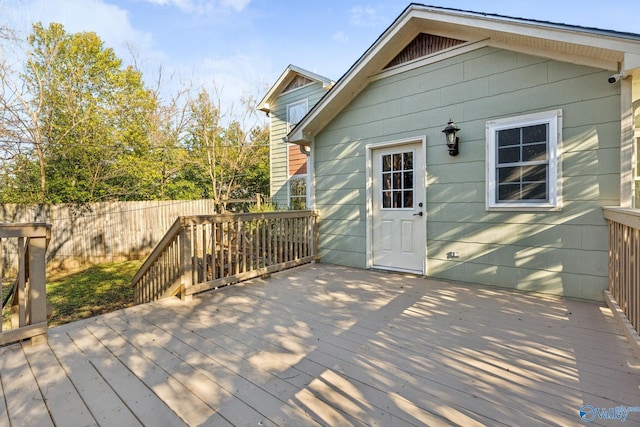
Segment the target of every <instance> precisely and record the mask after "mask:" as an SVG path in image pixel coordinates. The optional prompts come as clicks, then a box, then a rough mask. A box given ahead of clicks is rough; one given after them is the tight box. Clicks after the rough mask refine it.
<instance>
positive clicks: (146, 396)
mask: <svg viewBox="0 0 640 427" xmlns="http://www.w3.org/2000/svg"><path fill="white" fill-rule="evenodd" d="M0 385H1V387H2V390H1V392H2V393H3V394H4V400H1V401H0V425H16V424H29V425H36V424H37V425H47V424H49V425H53V424H54V423H55V425H65V426H72V425H119V426H129V425H149V426H151V425H163V426H165V425H185V424H186V425H215V426H218V425H250V426H259V425H280V426H282V425H295V426H302V425H331V426H338V425H345V426H348V425H379V426H391V425H394V426H396V425H464V426H472V425H510V426H512V425H519V426H525V425H553V424H556V425H579V424H581V420H580V416H579V410H580V408H581V407H582V406H583V405H590V406H592V407H594V408H614V407H620V406H623V407H625V408H626V407H637V406H640V392H639V389H638V386H639V385H640V364H639V363H638V360H637V359H635V358H634V356H633V355H632V353H631V351H630V349H629V347H628V344H627V342H626V341H625V339H624V337H623V336H622V335H621V334H619V333H618V331H617V330H616V323H615V321H614V320H613V317H612V315H611V312H610V310H609V309H608V308H606V307H605V306H604V305H600V304H593V303H586V302H578V301H573V300H566V299H562V298H552V297H543V296H535V295H531V294H523V293H518V292H512V291H508V290H502V289H493V288H486V287H474V286H467V285H459V284H453V283H448V282H442V281H434V280H429V279H424V278H418V277H413V276H408V275H401V274H385V273H380V272H372V271H364V270H356V269H349V268H344V267H337V266H332V265H325V264H314V265H309V266H304V267H300V268H296V269H293V270H288V271H285V272H282V273H278V274H274V275H273V277H272V278H270V279H268V280H261V279H254V280H251V281H248V282H244V283H243V284H240V285H235V286H232V287H227V288H224V289H221V290H219V291H215V292H210V293H206V294H201V295H199V296H198V297H196V298H194V299H193V300H192V301H191V302H189V303H185V302H182V301H180V300H178V299H170V300H162V301H158V302H155V303H149V304H144V305H140V306H136V307H132V308H129V309H126V310H122V311H119V312H116V313H111V314H108V315H104V316H99V317H96V318H92V319H87V320H83V321H79V322H75V323H71V324H67V325H63V326H60V327H56V328H51V329H50V330H49V339H48V345H41V346H26V345H24V346H21V345H12V346H9V347H5V348H2V349H0ZM594 415H595V414H594ZM632 420H633V421H632ZM633 422H640V413H635V412H632V413H629V414H628V417H627V421H626V423H627V424H631V423H633ZM591 424H595V425H598V424H606V422H604V421H602V420H600V419H599V418H598V417H597V416H596V417H595V419H593V422H592V423H591Z"/></svg>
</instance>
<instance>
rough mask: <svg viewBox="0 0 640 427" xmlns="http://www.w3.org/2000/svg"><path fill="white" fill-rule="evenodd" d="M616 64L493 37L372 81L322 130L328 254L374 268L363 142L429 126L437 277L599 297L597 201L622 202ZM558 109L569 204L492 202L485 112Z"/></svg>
mask: <svg viewBox="0 0 640 427" xmlns="http://www.w3.org/2000/svg"><path fill="white" fill-rule="evenodd" d="M609 74H610V72H608V71H606V70H599V69H595V68H590V67H585V66H580V65H573V64H568V63H563V62H557V61H553V60H548V59H545V58H539V57H535V56H530V55H524V54H520V53H516V52H511V51H507V50H501V49H496V48H491V47H485V48H482V49H478V50H476V51H473V52H468V53H465V54H462V55H460V56H457V57H453V58H448V59H446V60H443V61H441V62H437V63H434V64H430V65H427V66H423V67H419V68H415V69H412V70H409V71H406V72H403V73H399V74H395V75H392V76H389V77H386V78H382V79H379V80H375V81H373V82H372V83H370V84H369V85H368V87H367V88H365V89H364V90H363V92H361V93H360V94H359V95H358V96H357V97H356V98H355V99H354V100H353V101H352V102H351V103H350V104H349V105H348V106H347V107H346V108H345V109H344V110H343V111H342V112H341V113H340V114H339V115H338V116H336V118H335V119H334V120H333V121H332V122H331V123H330V124H329V125H328V126H326V127H325V128H324V129H323V131H322V132H321V133H320V134H319V135H317V136H316V138H315V141H314V156H315V157H314V158H315V164H314V166H315V172H316V173H315V185H316V194H315V196H316V208H317V209H318V210H319V212H320V217H321V224H322V223H323V222H325V221H327V222H326V223H325V225H321V233H320V250H321V256H322V260H323V261H326V262H335V263H338V264H344V265H349V266H354V267H360V268H364V267H366V243H365V241H364V240H365V237H364V236H366V226H367V224H366V212H365V206H366V204H365V203H364V202H363V198H365V200H366V196H367V195H366V194H365V175H366V164H365V159H366V145H367V144H370V143H378V142H387V141H394V140H400V139H405V138H413V137H420V136H426V144H427V145H426V155H425V156H426V169H427V175H426V184H427V185H426V187H427V188H426V190H425V201H426V208H427V209H426V220H427V242H426V245H427V269H428V275H429V276H431V277H434V278H442V279H450V280H455V281H464V282H472V283H480V284H484V285H494V286H503V287H509V288H516V289H523V290H529V291H539V292H547V293H553V294H561V295H566V296H570V297H577V298H586V299H593V300H600V299H601V298H602V297H601V293H602V290H603V289H605V288H606V286H607V238H606V236H607V231H606V230H607V225H606V222H605V220H604V219H603V215H602V210H601V207H602V206H605V205H618V203H619V182H620V173H619V171H620V164H619V163H620V159H619V141H620V92H619V90H620V89H619V86H618V85H611V84H609V83H608V82H607V77H608V76H609ZM556 109H561V110H562V123H563V127H562V134H563V142H562V155H561V156H562V165H561V170H562V186H563V188H562V198H563V208H562V210H561V211H542V212H527V211H507V212H495V211H487V210H486V207H485V206H486V205H485V197H486V190H485V174H486V163H485V156H486V154H485V153H486V151H485V150H486V148H485V144H486V141H485V128H486V122H487V121H489V120H495V119H501V118H507V117H513V116H518V115H523V114H528V113H534V112H543V111H551V110H556ZM449 119H453V120H454V121H455V122H456V124H457V125H458V126H459V127H460V128H461V131H460V132H459V134H458V136H459V137H460V154H459V155H458V156H456V157H451V156H449V155H448V152H447V149H446V146H445V143H444V137H443V135H442V132H441V130H442V129H443V128H444V127H445V126H446V124H447V122H448V120H449ZM450 251H455V252H460V254H461V257H460V258H458V259H448V257H447V253H448V252H450Z"/></svg>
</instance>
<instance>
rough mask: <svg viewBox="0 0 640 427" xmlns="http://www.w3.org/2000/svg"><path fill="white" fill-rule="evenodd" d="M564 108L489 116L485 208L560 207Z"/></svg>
mask: <svg viewBox="0 0 640 427" xmlns="http://www.w3.org/2000/svg"><path fill="white" fill-rule="evenodd" d="M561 121H562V110H555V111H548V112H543V113H534V114H527V115H523V116H517V117H510V118H506V119H499V120H492V121H489V122H487V157H486V161H487V209H489V210H492V209H495V210H539V209H544V210H557V209H560V208H562V194H561V173H562V167H561V158H560V152H561V146H562V123H561Z"/></svg>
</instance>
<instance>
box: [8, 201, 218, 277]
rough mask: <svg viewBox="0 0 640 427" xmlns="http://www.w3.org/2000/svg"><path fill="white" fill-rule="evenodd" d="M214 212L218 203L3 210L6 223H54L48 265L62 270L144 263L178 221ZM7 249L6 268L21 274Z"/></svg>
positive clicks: (10, 248)
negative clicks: (124, 261)
mask: <svg viewBox="0 0 640 427" xmlns="http://www.w3.org/2000/svg"><path fill="white" fill-rule="evenodd" d="M212 212H215V210H214V203H213V201H212V200H179V201H146V202H105V203H92V204H87V205H82V206H77V205H27V206H25V205H0V222H1V223H31V222H38V223H48V224H51V226H52V229H51V243H50V245H49V251H48V253H47V260H48V265H49V266H50V267H54V268H57V267H76V266H78V265H82V264H96V263H102V262H110V261H114V260H122V259H142V258H144V257H146V256H147V255H148V254H149V253H150V252H151V250H152V249H153V247H154V246H155V245H156V244H157V243H158V242H159V241H160V239H162V236H164V234H165V232H166V231H167V229H168V228H169V227H170V226H171V224H172V223H173V221H175V219H176V218H177V217H178V216H183V215H208V214H211V213H212ZM4 245H5V246H4V247H3V249H4V250H3V256H2V261H3V266H4V267H5V270H6V272H7V274H13V273H15V270H16V269H17V257H16V256H15V255H16V254H17V252H16V251H15V243H14V242H4ZM7 245H14V246H7Z"/></svg>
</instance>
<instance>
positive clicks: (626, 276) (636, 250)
mask: <svg viewBox="0 0 640 427" xmlns="http://www.w3.org/2000/svg"><path fill="white" fill-rule="evenodd" d="M604 217H605V219H607V221H608V222H609V292H610V293H611V296H612V297H613V298H614V299H615V301H616V302H617V305H618V306H619V307H620V310H621V311H622V312H623V313H624V315H625V316H626V318H627V319H628V321H629V322H630V323H631V326H632V327H633V328H634V329H635V331H636V332H637V333H640V210H639V209H628V208H605V209H604Z"/></svg>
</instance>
